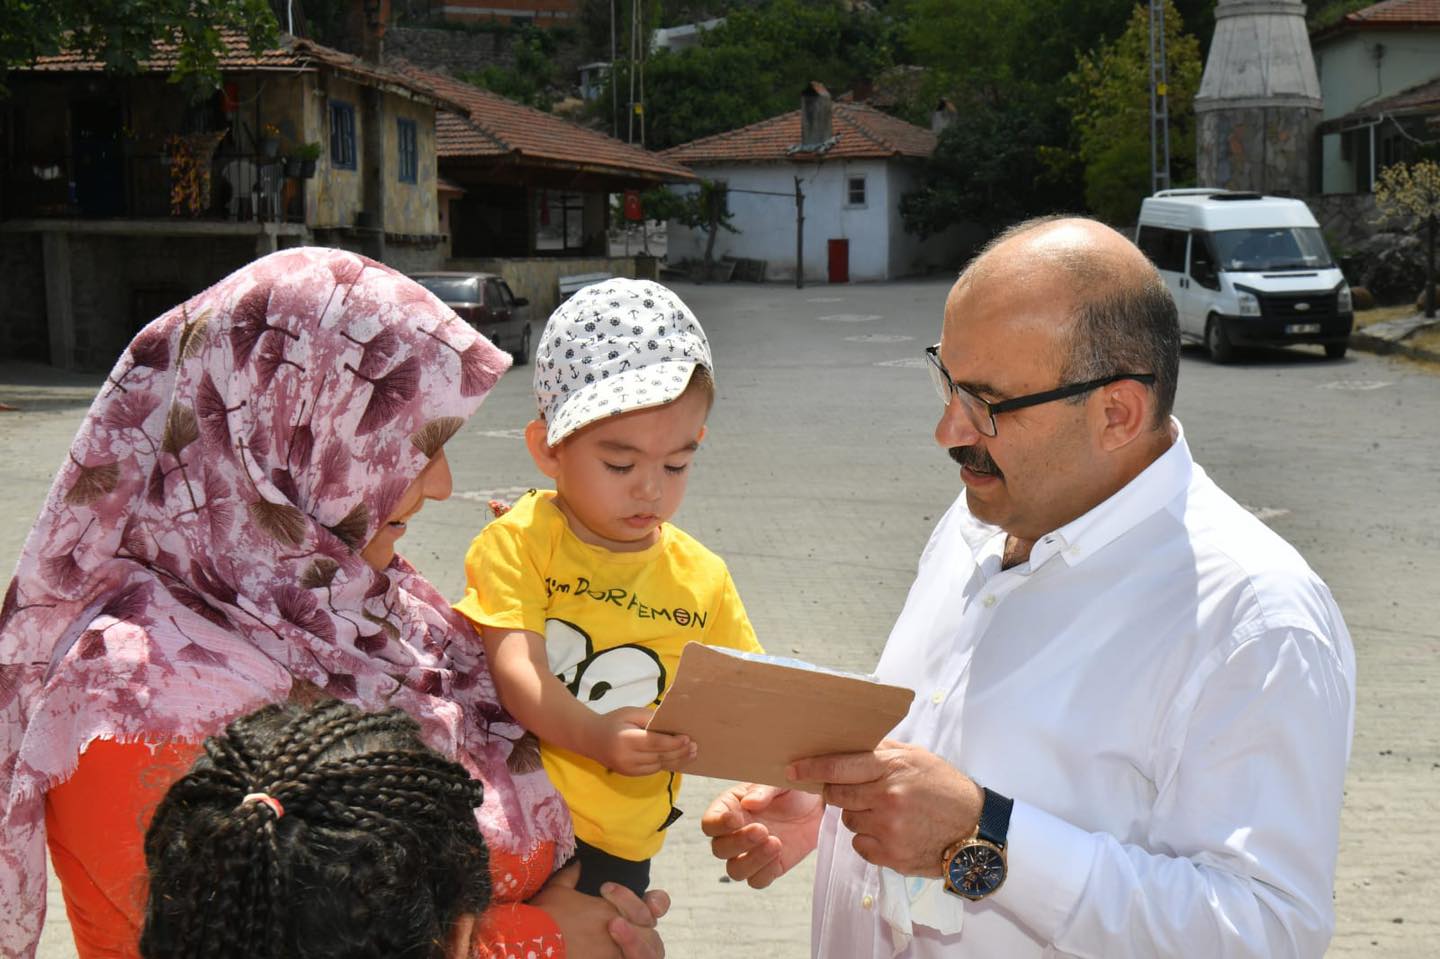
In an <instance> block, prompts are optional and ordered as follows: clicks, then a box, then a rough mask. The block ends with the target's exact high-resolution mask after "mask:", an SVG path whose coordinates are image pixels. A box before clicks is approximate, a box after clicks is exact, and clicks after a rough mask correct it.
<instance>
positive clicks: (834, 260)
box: [827, 240, 850, 283]
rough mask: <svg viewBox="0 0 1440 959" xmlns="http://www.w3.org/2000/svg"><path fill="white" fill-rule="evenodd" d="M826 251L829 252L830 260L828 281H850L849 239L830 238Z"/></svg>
mask: <svg viewBox="0 0 1440 959" xmlns="http://www.w3.org/2000/svg"><path fill="white" fill-rule="evenodd" d="M827 252H828V253H829V262H830V271H829V276H830V282H831V283H849V282H850V241H849V240H831V241H829V246H828V251H827Z"/></svg>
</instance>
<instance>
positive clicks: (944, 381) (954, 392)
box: [925, 343, 1155, 436]
mask: <svg viewBox="0 0 1440 959" xmlns="http://www.w3.org/2000/svg"><path fill="white" fill-rule="evenodd" d="M925 358H926V359H927V360H929V361H930V363H929V366H930V382H932V383H934V384H935V392H937V393H939V394H940V399H941V401H942V402H943V403H944V404H945V405H946V406H949V405H950V397H952V396H958V397H960V402H961V404H962V405H963V406H964V407H965V415H966V416H968V417H969V418H970V425H971V426H973V427H975V429H977V430H979V431H980V432H981V433H982V434H984V435H985V436H994V435H995V417H997V416H999V415H1000V414H1001V413H1010V412H1013V411H1014V410H1023V409H1025V408H1026V407H1027V406H1039V405H1040V404H1041V403H1053V402H1054V401H1055V400H1063V399H1065V398H1067V397H1070V396H1079V395H1080V394H1081V393H1089V392H1090V391H1091V390H1098V389H1099V388H1100V387H1102V386H1109V385H1110V384H1111V383H1118V382H1120V381H1121V380H1135V381H1136V382H1137V383H1144V384H1146V385H1147V386H1148V385H1150V384H1151V383H1154V382H1155V374H1154V373H1116V374H1115V375H1114V376H1106V377H1102V378H1100V379H1098V380H1087V381H1086V382H1084V383H1067V384H1065V385H1064V386H1058V387H1056V388H1055V389H1053V390H1046V391H1044V392H1043V393H1030V394H1028V395H1026V396H1016V397H1012V398H1011V399H1008V400H1001V401H1000V402H999V403H991V402H988V401H986V400H983V399H981V398H980V397H978V396H976V395H975V394H974V393H972V392H970V391H969V390H967V389H966V388H965V387H963V386H961V385H960V384H959V383H956V382H955V381H954V380H953V379H951V378H950V371H949V370H947V369H945V364H944V363H941V362H940V344H939V343H936V344H935V345H934V346H927V347H926V348H925Z"/></svg>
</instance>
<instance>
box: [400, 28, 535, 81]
mask: <svg viewBox="0 0 1440 959" xmlns="http://www.w3.org/2000/svg"><path fill="white" fill-rule="evenodd" d="M385 55H386V56H387V57H391V56H394V57H401V58H403V59H405V60H409V61H410V62H411V63H414V64H416V65H418V66H422V67H439V68H443V69H444V70H446V71H448V72H449V73H452V74H456V75H459V74H462V73H478V72H479V71H481V70H483V69H484V68H486V67H492V66H493V67H505V68H506V69H509V68H511V67H514V66H515V53H514V51H513V50H512V49H511V47H510V35H509V34H507V33H504V32H501V31H488V30H443V29H438V28H435V27H391V28H390V29H389V30H387V31H385Z"/></svg>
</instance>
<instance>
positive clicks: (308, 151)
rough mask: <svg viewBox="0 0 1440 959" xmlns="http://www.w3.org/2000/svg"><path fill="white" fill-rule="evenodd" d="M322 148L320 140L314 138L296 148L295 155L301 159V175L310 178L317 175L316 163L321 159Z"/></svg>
mask: <svg viewBox="0 0 1440 959" xmlns="http://www.w3.org/2000/svg"><path fill="white" fill-rule="evenodd" d="M320 150H321V147H320V144H319V142H317V141H314V140H312V141H310V142H309V143H302V144H300V145H299V146H298V147H296V148H295V157H296V159H298V160H299V161H300V176H302V177H304V178H305V179H307V180H308V179H310V178H311V177H313V176H314V175H315V163H316V161H318V160H319V159H320Z"/></svg>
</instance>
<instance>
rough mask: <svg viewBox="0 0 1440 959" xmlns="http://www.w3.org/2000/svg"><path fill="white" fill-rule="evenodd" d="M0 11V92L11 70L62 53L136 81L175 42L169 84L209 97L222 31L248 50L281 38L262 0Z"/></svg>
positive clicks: (98, 1) (141, 0)
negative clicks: (154, 54) (161, 47)
mask: <svg viewBox="0 0 1440 959" xmlns="http://www.w3.org/2000/svg"><path fill="white" fill-rule="evenodd" d="M0 11H3V13H0V84H3V83H4V80H5V75H6V74H7V73H8V72H9V71H10V70H13V69H15V68H17V67H24V66H27V65H29V64H31V63H34V62H35V60H36V58H37V57H42V56H47V55H52V54H55V53H59V52H60V51H61V49H62V48H63V49H70V50H76V51H78V52H81V53H84V54H86V55H88V56H92V57H95V58H97V59H99V60H101V61H102V62H104V64H105V68H106V69H107V70H113V71H115V72H116V73H134V72H136V71H137V70H138V69H139V66H140V62H141V61H142V60H144V59H145V58H146V57H147V56H149V54H150V51H151V50H152V49H153V48H154V46H155V44H156V43H158V42H174V43H177V44H178V46H179V54H180V55H179V61H178V63H177V64H176V67H175V70H174V72H173V73H172V74H171V77H170V79H171V80H172V81H174V82H181V83H185V84H187V85H189V86H191V87H192V88H194V89H195V90H197V91H200V90H213V89H215V88H217V87H218V86H219V85H220V54H221V53H223V52H224V50H225V47H224V44H223V43H222V41H221V37H220V32H219V31H220V30H221V29H222V28H228V29H231V30H238V31H240V32H242V33H243V34H245V36H246V37H247V39H248V40H249V43H250V49H251V50H261V49H264V48H265V47H268V46H273V45H274V43H275V41H276V38H277V36H278V31H279V27H278V25H277V23H276V21H275V15H274V13H273V12H272V11H271V9H270V4H269V2H268V0H0Z"/></svg>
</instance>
